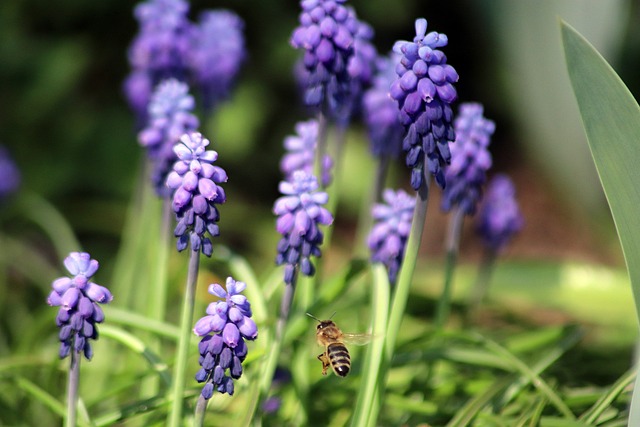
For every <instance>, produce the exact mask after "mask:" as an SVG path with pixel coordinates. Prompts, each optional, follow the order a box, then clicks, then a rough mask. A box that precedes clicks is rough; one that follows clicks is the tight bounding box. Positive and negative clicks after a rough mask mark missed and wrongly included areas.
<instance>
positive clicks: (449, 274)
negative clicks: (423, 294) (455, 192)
mask: <svg viewBox="0 0 640 427" xmlns="http://www.w3.org/2000/svg"><path fill="white" fill-rule="evenodd" d="M463 222H464V211H462V209H460V208H459V207H456V208H454V210H453V215H452V216H451V218H450V220H449V230H448V232H447V240H446V250H447V260H446V266H445V274H444V286H443V287H442V295H441V296H440V299H439V300H438V306H437V308H436V320H435V327H436V331H440V332H441V331H442V329H443V328H444V325H445V324H446V323H447V319H448V318H449V313H450V312H451V294H452V293H453V275H454V273H455V269H456V261H457V259H458V251H459V246H460V236H461V234H462V223H463Z"/></svg>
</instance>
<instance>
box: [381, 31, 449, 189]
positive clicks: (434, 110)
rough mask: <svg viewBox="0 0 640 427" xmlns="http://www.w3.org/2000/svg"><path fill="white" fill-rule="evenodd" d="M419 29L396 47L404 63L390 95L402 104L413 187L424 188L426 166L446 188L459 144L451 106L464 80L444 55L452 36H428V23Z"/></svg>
mask: <svg viewBox="0 0 640 427" xmlns="http://www.w3.org/2000/svg"><path fill="white" fill-rule="evenodd" d="M415 27H416V36H415V37H414V39H413V41H404V40H401V41H397V42H396V44H395V45H394V47H393V50H394V51H395V52H396V53H398V54H401V55H402V59H401V60H400V63H399V64H398V65H397V67H396V72H397V74H398V76H399V77H398V79H397V80H396V81H394V82H393V84H392V85H391V88H390V93H391V97H392V98H393V99H395V100H396V101H398V105H399V108H400V120H401V122H402V124H403V125H404V126H405V128H406V132H407V133H406V136H405V138H404V141H403V147H402V148H403V149H404V150H405V151H406V152H407V156H406V163H407V166H408V167H410V168H411V169H412V171H411V186H412V187H413V188H414V189H415V190H417V189H418V188H420V186H421V185H422V182H423V175H424V168H425V166H426V167H427V168H428V170H429V172H430V173H431V174H433V176H434V177H435V179H436V182H437V183H438V185H439V186H440V187H441V188H444V187H445V178H444V172H443V170H442V169H443V167H444V165H446V164H448V163H449V160H450V158H451V153H450V152H449V142H450V141H453V140H455V134H454V130H453V125H452V121H453V111H452V109H451V103H452V102H453V101H455V100H456V99H457V93H456V90H455V88H454V87H453V83H455V82H457V81H458V73H457V72H456V70H455V69H454V68H453V67H452V66H451V65H449V64H447V57H446V56H445V54H444V53H443V52H442V51H441V50H440V48H442V47H444V46H446V45H447V43H448V39H447V36H445V35H444V34H439V33H437V32H435V31H432V32H430V33H428V34H427V20H426V19H417V20H416V24H415ZM425 162H426V165H425Z"/></svg>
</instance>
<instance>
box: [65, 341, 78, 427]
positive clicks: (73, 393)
mask: <svg viewBox="0 0 640 427" xmlns="http://www.w3.org/2000/svg"><path fill="white" fill-rule="evenodd" d="M80 358H81V355H80V353H76V351H75V349H73V348H71V363H70V365H69V376H68V382H67V418H66V419H65V423H64V425H65V427H75V426H76V418H77V411H78V383H79V381H80Z"/></svg>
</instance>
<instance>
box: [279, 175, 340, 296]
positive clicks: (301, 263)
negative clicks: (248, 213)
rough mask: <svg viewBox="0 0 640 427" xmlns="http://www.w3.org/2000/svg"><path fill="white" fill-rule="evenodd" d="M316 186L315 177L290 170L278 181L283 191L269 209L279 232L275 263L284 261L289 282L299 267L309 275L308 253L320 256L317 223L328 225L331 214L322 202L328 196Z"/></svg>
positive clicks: (310, 274)
mask: <svg viewBox="0 0 640 427" xmlns="http://www.w3.org/2000/svg"><path fill="white" fill-rule="evenodd" d="M317 189H318V181H317V179H316V177H315V176H313V175H310V174H308V173H306V172H304V171H296V172H294V173H293V176H292V177H291V180H290V181H282V182H280V192H281V193H282V194H283V196H282V197H280V198H279V199H278V200H276V202H275V205H274V207H273V212H274V213H275V214H276V215H277V216H278V219H277V221H276V229H277V230H278V233H280V234H282V239H280V242H279V243H278V255H277V257H276V264H277V265H282V264H285V270H284V282H285V283H286V284H291V283H293V281H294V278H295V271H296V270H297V269H298V268H299V269H300V272H302V274H304V275H305V276H313V274H314V273H315V267H314V266H313V263H312V262H311V256H316V257H319V256H320V255H321V252H320V245H321V244H322V240H323V234H322V231H320V228H319V225H330V224H331V223H332V222H333V216H332V215H331V213H330V212H329V211H328V210H327V209H325V208H324V207H323V206H322V205H324V204H326V203H327V201H328V197H329V196H328V195H327V193H325V192H322V191H316V190H317Z"/></svg>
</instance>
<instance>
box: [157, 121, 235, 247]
mask: <svg viewBox="0 0 640 427" xmlns="http://www.w3.org/2000/svg"><path fill="white" fill-rule="evenodd" d="M207 145H209V140H208V139H206V138H204V137H203V136H202V134H200V133H198V132H192V133H189V134H184V135H182V137H181V138H180V142H179V143H178V144H176V145H175V147H174V149H173V150H174V152H175V154H176V155H177V157H178V159H179V160H178V161H177V162H176V163H175V164H174V165H173V171H172V172H171V173H170V174H169V176H168V177H167V186H168V187H169V188H171V189H172V190H174V193H173V210H174V212H175V213H176V219H177V220H178V225H177V226H176V228H175V230H174V235H175V236H176V237H177V238H178V242H177V248H178V251H182V250H184V249H186V248H187V246H189V244H190V245H191V250H192V251H196V252H198V251H200V250H201V251H202V253H203V254H205V255H206V256H211V253H212V252H213V246H212V244H211V240H210V239H209V238H208V237H205V233H206V232H209V234H210V235H211V236H214V237H215V236H217V235H218V234H219V229H218V225H217V222H218V220H219V218H220V214H219V212H218V208H217V207H216V205H219V204H222V203H224V202H225V201H226V199H227V198H226V195H225V192H224V190H223V189H222V187H220V186H219V185H218V184H220V183H222V182H226V181H227V173H226V172H225V171H224V169H222V168H221V167H219V166H214V165H213V162H215V161H216V160H217V158H218V153H216V152H215V151H213V150H209V151H207V149H206V147H207Z"/></svg>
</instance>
